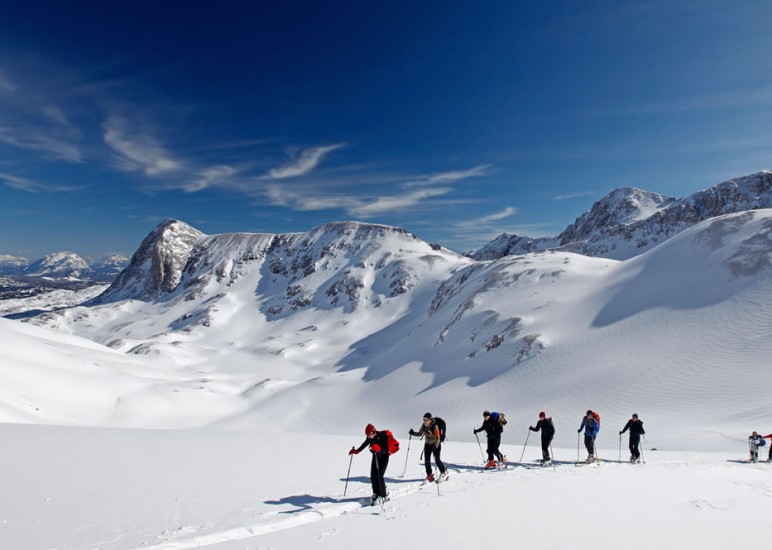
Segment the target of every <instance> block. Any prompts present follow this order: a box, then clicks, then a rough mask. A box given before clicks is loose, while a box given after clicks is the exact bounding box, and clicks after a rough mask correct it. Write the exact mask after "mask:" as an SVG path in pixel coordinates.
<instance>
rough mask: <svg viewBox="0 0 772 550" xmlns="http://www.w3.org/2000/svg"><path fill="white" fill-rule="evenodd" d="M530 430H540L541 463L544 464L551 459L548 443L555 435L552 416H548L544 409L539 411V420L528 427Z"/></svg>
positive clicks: (550, 442) (549, 443)
mask: <svg viewBox="0 0 772 550" xmlns="http://www.w3.org/2000/svg"><path fill="white" fill-rule="evenodd" d="M528 429H529V430H531V431H532V432H538V431H541V456H542V460H541V465H542V466H546V465H547V464H548V463H549V462H550V461H551V460H552V459H551V458H550V445H551V444H552V438H553V437H555V426H554V425H553V424H552V417H548V416H547V413H545V412H544V411H542V412H540V413H539V421H538V422H537V423H536V427H535V428H534V427H533V426H529V427H528Z"/></svg>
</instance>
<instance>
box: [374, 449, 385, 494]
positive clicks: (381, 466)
mask: <svg viewBox="0 0 772 550" xmlns="http://www.w3.org/2000/svg"><path fill="white" fill-rule="evenodd" d="M388 465H389V455H388V454H386V453H383V454H378V453H373V462H372V464H370V481H371V482H372V484H373V494H374V495H377V496H379V497H386V482H385V481H384V480H383V476H384V475H385V474H386V467H387V466H388Z"/></svg>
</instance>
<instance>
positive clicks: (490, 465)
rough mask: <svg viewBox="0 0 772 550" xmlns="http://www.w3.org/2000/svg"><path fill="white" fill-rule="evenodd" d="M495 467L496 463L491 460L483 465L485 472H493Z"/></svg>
mask: <svg viewBox="0 0 772 550" xmlns="http://www.w3.org/2000/svg"><path fill="white" fill-rule="evenodd" d="M495 467H496V463H495V462H494V461H493V460H489V461H488V462H486V463H485V469H486V470H493V469H494V468H495Z"/></svg>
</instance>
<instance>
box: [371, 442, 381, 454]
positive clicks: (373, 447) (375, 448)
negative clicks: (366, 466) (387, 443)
mask: <svg viewBox="0 0 772 550" xmlns="http://www.w3.org/2000/svg"><path fill="white" fill-rule="evenodd" d="M370 450H371V451H372V452H374V453H380V452H381V446H380V445H378V444H377V443H373V444H372V445H370Z"/></svg>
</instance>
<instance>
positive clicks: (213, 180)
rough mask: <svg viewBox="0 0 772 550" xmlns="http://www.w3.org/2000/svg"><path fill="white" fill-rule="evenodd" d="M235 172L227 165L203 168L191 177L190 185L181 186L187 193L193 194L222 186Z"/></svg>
mask: <svg viewBox="0 0 772 550" xmlns="http://www.w3.org/2000/svg"><path fill="white" fill-rule="evenodd" d="M236 172H237V171H236V169H235V168H233V167H232V166H227V165H220V166H212V167H210V168H204V169H202V170H201V171H200V172H198V173H197V174H195V175H194V176H193V181H192V182H191V183H188V184H185V185H183V186H182V188H183V189H184V190H185V191H188V192H189V193H194V192H196V191H202V190H204V189H206V188H208V187H212V186H217V185H224V183H225V182H227V181H228V180H229V179H230V178H232V177H233V176H234V175H235V174H236Z"/></svg>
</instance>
